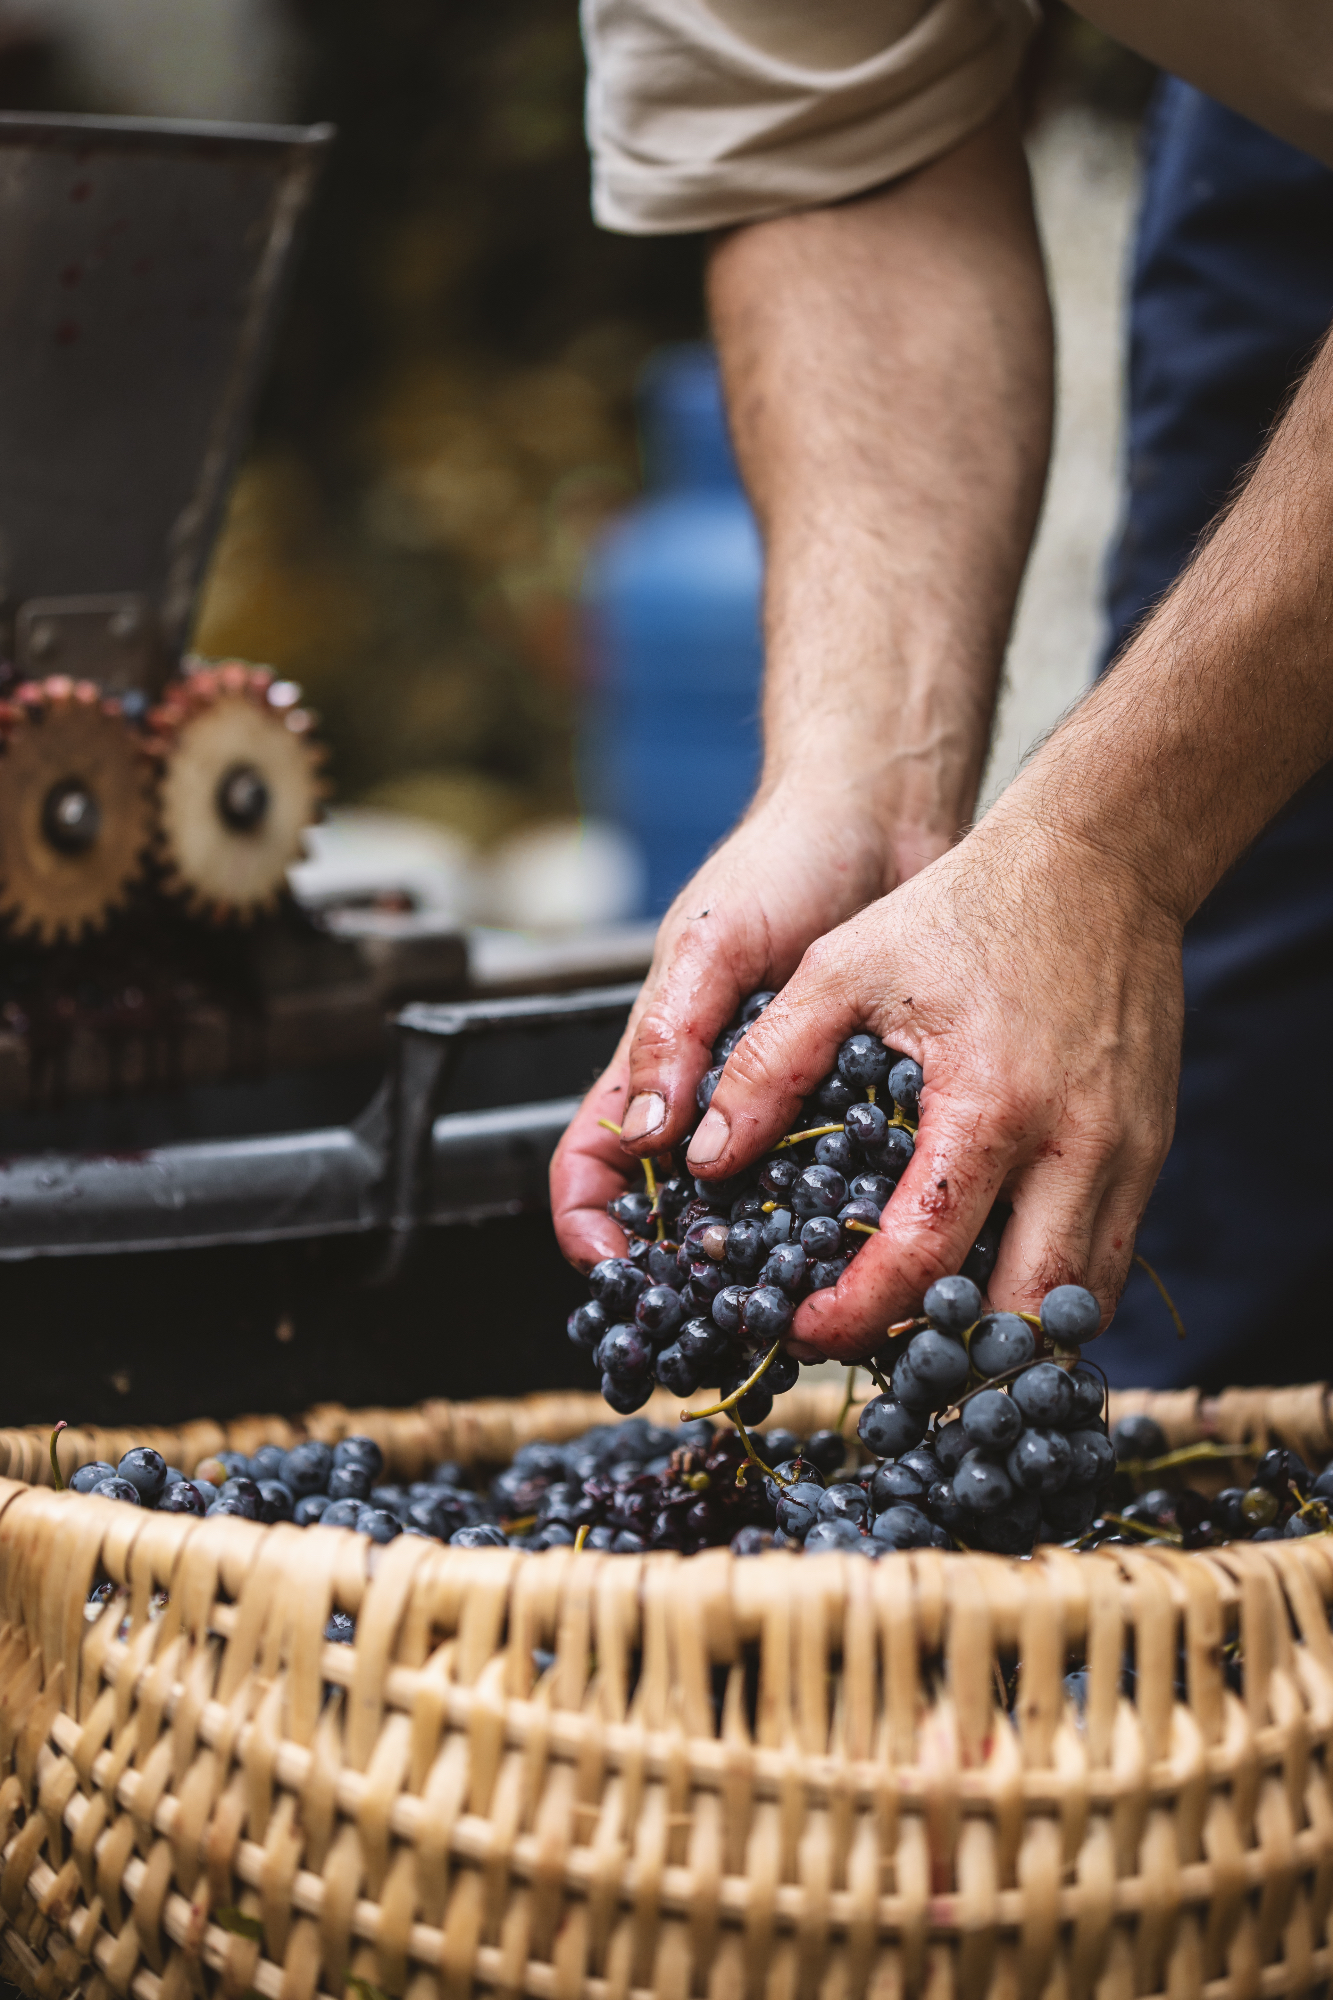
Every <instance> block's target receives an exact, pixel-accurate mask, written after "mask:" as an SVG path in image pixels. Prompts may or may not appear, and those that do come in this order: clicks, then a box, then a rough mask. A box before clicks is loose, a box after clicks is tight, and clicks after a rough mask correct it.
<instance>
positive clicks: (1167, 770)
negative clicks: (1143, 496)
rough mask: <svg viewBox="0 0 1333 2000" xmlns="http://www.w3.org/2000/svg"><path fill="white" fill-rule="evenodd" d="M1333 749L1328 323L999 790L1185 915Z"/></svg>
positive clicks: (1011, 811) (1332, 416) (1009, 813)
mask: <svg viewBox="0 0 1333 2000" xmlns="http://www.w3.org/2000/svg"><path fill="white" fill-rule="evenodd" d="M1330 758H1333V336H1330V338H1329V340H1327V341H1326V342H1325V344H1324V347H1323V350H1322V352H1321V353H1320V354H1319V356H1318V357H1317V358H1316V360H1315V362H1314V364H1313V366H1312V367H1311V369H1310V371H1309V373H1308V375H1307V376H1306V378H1305V380H1304V382H1303V383H1302V384H1301V387H1300V389H1299V390H1298V392H1297V394H1296V396H1295V397H1294V399H1293V401H1292V404H1291V406H1290V408H1289V410H1288V411H1287V414H1286V415H1285V417H1284V418H1283V420H1282V422H1281V423H1280V425H1279V426H1278V428H1277V430H1276V431H1275V433H1274V435H1273V438H1272V440H1271V442H1270V444H1269V446H1268V448H1267V450H1266V451H1265V453H1264V455H1263V457H1262V458H1261V459H1260V461H1259V463H1258V465H1257V466H1256V468H1255V470H1254V473H1253V475H1252V476H1251V478H1250V480H1249V482H1248V484H1247V485H1246V487H1245V488H1244V490H1243V491H1242V492H1241V494H1240V495H1239V497H1238V498H1237V500H1236V501H1235V503H1234V505H1233V506H1232V507H1231V508H1230V509H1229V510H1228V512H1227V513H1226V515H1225V516H1224V517H1223V519H1222V520H1221V521H1220V523H1219V524H1218V526H1217V527H1216V529H1215V530H1214V532H1213V534H1212V535H1211V537H1210V538H1209V540H1208V542H1207V543H1206V544H1205V546H1204V547H1203V548H1202V550H1201V551H1200V553H1199V554H1198V555H1197V556H1196V557H1195V559H1194V561H1193V562H1192V563H1191V564H1190V566H1189V568H1188V569H1187V570H1186V571H1185V572H1184V574H1183V575H1182V577H1181V578H1180V580H1179V581H1178V583H1177V584H1176V585H1175V587H1174V588H1173V590H1172V591H1171V592H1170V593H1169V595H1168V596H1167V597H1166V598H1165V600H1164V601H1163V603H1162V604H1161V605H1160V606H1159V607H1158V609H1157V610H1156V611H1155V612H1154V613H1153V615H1152V616H1151V617H1150V618H1149V619H1148V621H1147V623H1146V624H1145V625H1144V627H1143V629H1142V630H1141V631H1140V633H1139V634H1138V636H1137V637H1136V638H1135V639H1134V640H1133V641H1132V642H1131V644H1130V645H1129V647H1128V648H1127V649H1126V652H1125V654H1124V656H1123V658H1122V659H1121V661H1120V662H1119V664H1118V665H1117V666H1116V668H1115V670H1114V672H1113V673H1111V674H1110V675H1109V676H1108V677H1107V679H1106V680H1105V681H1104V682H1103V683H1102V684H1101V686H1100V687H1098V688H1097V689H1096V690H1095V691H1094V692H1093V694H1092V695H1091V696H1090V697H1089V698H1088V700H1087V701H1086V702H1085V703H1084V704H1083V705H1082V707H1081V708H1080V709H1079V710H1078V711H1077V713H1076V714H1075V715H1073V716H1072V717H1071V718H1070V719H1069V721H1068V722H1066V723H1065V724H1064V725H1063V726H1062V727H1061V728H1060V729H1059V730H1058V731H1057V732H1056V734H1055V735H1054V736H1053V737H1052V738H1051V740H1050V742H1049V743H1048V744H1047V745H1046V746H1045V748H1044V749H1043V750H1042V751H1041V752H1040V753H1039V755H1038V756H1037V757H1036V758H1035V759H1034V760H1033V762H1032V763H1031V764H1030V765H1029V766H1028V768H1027V770H1026V771H1024V772H1023V773H1022V775H1021V776H1020V778H1019V779H1018V780H1017V781H1016V783H1015V784H1014V785H1013V786H1012V787H1011V788H1010V790H1009V792H1008V793H1006V795H1005V797H1004V798H1003V799H1002V800H1001V802H1000V804H999V805H998V806H997V807H996V815H997V816H999V817H1001V818H1003V819H1004V820H1005V821H1006V822H1011V821H1012V822H1014V823H1017V822H1018V821H1021V819H1022V818H1024V817H1027V818H1029V819H1035V820H1036V821H1039V822H1042V823H1044V824H1045V825H1047V826H1049V827H1051V828H1053V829H1055V830H1056V831H1057V832H1059V833H1060V834H1063V835H1067V836H1070V837H1072V838H1073V839H1075V840H1079V841H1084V842H1086V843H1087V844H1088V845H1089V846H1090V847H1092V848H1094V849H1096V850H1097V851H1098V852H1099V853H1100V854H1102V855H1104V856H1105V857H1107V859H1108V860H1109V861H1110V862H1111V863H1112V865H1116V864H1119V865H1123V866H1124V867H1125V868H1126V869H1127V870H1129V871H1131V872H1132V874H1133V875H1134V876H1135V877H1137V878H1138V880H1139V881H1140V883H1141V884H1142V886H1143V888H1144V890H1145V891H1146V893H1147V895H1148V896H1149V897H1150V898H1151V900H1152V901H1153V902H1154V903H1156V904H1157V905H1158V906H1160V907H1161V908H1162V909H1163V910H1164V911H1165V912H1166V913H1167V914H1168V915H1169V916H1170V917H1171V919H1172V920H1173V921H1176V922H1180V923H1183V922H1184V921H1185V920H1186V918H1188V917H1189V916H1191V915H1192V914H1193V912H1194V910H1196V909H1197V908H1198V905H1199V904H1200V903H1201V902H1202V900H1203V898H1204V897H1205V896H1206V895H1207V893H1208V891H1209V890H1210V889H1211V888H1212V887H1213V886H1214V884H1215V883H1216V882H1217V881H1218V880H1219V879H1220V878H1221V876H1222V875H1223V874H1225V872H1226V870H1227V869H1228V868H1229V867H1230V866H1231V864H1232V863H1233V862H1234V861H1235V860H1236V859H1237V858H1238V857H1239V856H1240V855H1241V854H1242V853H1243V852H1244V851H1245V849H1246V848H1247V847H1248V846H1249V845H1250V843H1251V842H1252V841H1253V840H1254V839H1255V837H1256V836H1257V835H1258V834H1259V833H1260V832H1261V831H1262V829H1263V827H1264V825H1265V824H1266V823H1267V821H1268V820H1270V819H1271V818H1272V816H1273V814H1274V813H1275V812H1277V811H1278V810H1279V809H1280V808H1281V807H1282V806H1283V805H1284V804H1285V803H1286V802H1287V800H1288V799H1290V798H1291V797H1292V796H1293V795H1294V794H1295V793H1296V792H1297V791H1299V789H1300V787H1301V786H1302V785H1303V784H1304V783H1305V782H1306V781H1307V779H1309V778H1310V777H1312V776H1313V775H1314V773H1315V772H1316V771H1317V770H1319V768H1320V767H1321V766H1322V765H1324V764H1326V763H1327V762H1328V761H1329V760H1330Z"/></svg>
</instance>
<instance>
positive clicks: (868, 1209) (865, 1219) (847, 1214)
mask: <svg viewBox="0 0 1333 2000" xmlns="http://www.w3.org/2000/svg"><path fill="white" fill-rule="evenodd" d="M838 1221H839V1223H840V1225H841V1227H842V1240H843V1248H844V1249H845V1250H846V1252H847V1254H848V1255H849V1256H852V1257H854V1256H855V1255H856V1253H857V1251H858V1250H860V1249H861V1248H862V1247H863V1246H864V1244H865V1242H866V1240H867V1239H866V1231H867V1230H868V1229H873V1230H878V1228H879V1210H878V1209H877V1208H876V1206H875V1204H874V1202H873V1201H845V1202H844V1203H843V1205H842V1207H841V1208H840V1209H839V1210H838ZM854 1222H856V1223H860V1224H861V1227H860V1228H859V1229H853V1228H851V1227H849V1225H850V1224H851V1223H854Z"/></svg>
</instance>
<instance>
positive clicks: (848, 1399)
mask: <svg viewBox="0 0 1333 2000" xmlns="http://www.w3.org/2000/svg"><path fill="white" fill-rule="evenodd" d="M855 1400H856V1364H855V1362H853V1364H852V1366H851V1367H850V1368H849V1369H848V1370H847V1394H846V1395H845V1396H844V1397H843V1399H842V1408H841V1409H840V1410H839V1411H838V1416H837V1421H836V1422H835V1423H834V1426H833V1428H834V1430H835V1431H840V1430H841V1429H842V1427H843V1425H844V1424H845V1423H846V1421H847V1412H848V1411H849V1410H850V1409H851V1407H852V1404H853V1403H854V1402H855Z"/></svg>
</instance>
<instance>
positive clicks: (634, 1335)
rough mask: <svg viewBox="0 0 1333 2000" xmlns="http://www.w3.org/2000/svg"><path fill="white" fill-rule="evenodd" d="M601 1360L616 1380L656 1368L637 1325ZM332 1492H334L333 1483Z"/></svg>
mask: <svg viewBox="0 0 1333 2000" xmlns="http://www.w3.org/2000/svg"><path fill="white" fill-rule="evenodd" d="M597 1360H598V1364H599V1366H600V1367H601V1370H602V1373H603V1374H604V1375H609V1376H611V1378H612V1379H613V1380H614V1381H616V1382H628V1381H637V1380H639V1379H640V1378H641V1377H643V1376H645V1375H646V1374H647V1373H648V1371H649V1369H650V1368H651V1367H652V1365H653V1353H652V1348H651V1347H650V1345H649V1343H648V1341H647V1340H646V1339H645V1337H644V1335H643V1334H642V1333H641V1332H640V1330H639V1328H638V1327H637V1326H627V1325H626V1326H613V1327H612V1328H611V1331H610V1332H609V1333H608V1334H607V1336H606V1338H605V1339H604V1340H603V1341H602V1343H601V1345H600V1347H599V1348H598V1350H597ZM329 1491H330V1493H332V1492H333V1483H332V1481H330V1482H329ZM358 1497H359V1498H362V1499H364V1497H365V1495H364V1494H362V1495H359V1496H358Z"/></svg>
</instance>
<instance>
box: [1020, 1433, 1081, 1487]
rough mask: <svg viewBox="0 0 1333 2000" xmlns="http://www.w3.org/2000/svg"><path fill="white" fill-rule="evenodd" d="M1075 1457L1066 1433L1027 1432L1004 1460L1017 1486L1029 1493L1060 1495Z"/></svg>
mask: <svg viewBox="0 0 1333 2000" xmlns="http://www.w3.org/2000/svg"><path fill="white" fill-rule="evenodd" d="M1072 1463H1073V1453H1072V1452H1071V1451H1070V1449H1069V1439H1068V1438H1067V1437H1066V1436H1065V1435H1064V1432H1063V1431H1048V1430H1030V1431H1024V1433H1023V1435H1022V1437H1021V1438H1020V1439H1019V1440H1018V1443H1017V1444H1016V1445H1015V1446H1014V1448H1013V1450H1012V1451H1011V1452H1010V1454H1009V1456H1008V1458H1007V1459H1006V1460H1005V1462H1004V1465H1005V1471H1006V1472H1007V1473H1008V1474H1009V1477H1010V1478H1011V1479H1012V1480H1013V1482H1014V1485H1015V1486H1021V1487H1022V1488H1023V1489H1024V1490H1025V1491H1026V1492H1028V1493H1058V1492H1059V1491H1060V1488H1061V1487H1062V1486H1063V1485H1064V1484H1065V1483H1066V1481H1067V1480H1068V1478H1069V1468H1070V1466H1071V1464H1072Z"/></svg>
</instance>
